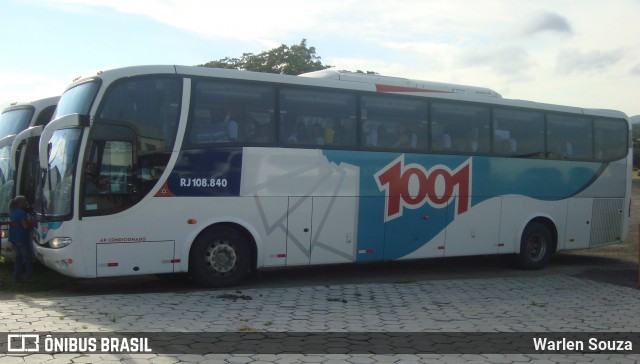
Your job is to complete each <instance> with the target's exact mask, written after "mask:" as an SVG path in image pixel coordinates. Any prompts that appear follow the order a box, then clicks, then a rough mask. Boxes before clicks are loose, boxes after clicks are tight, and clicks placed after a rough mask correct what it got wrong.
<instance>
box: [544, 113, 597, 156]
mask: <svg viewBox="0 0 640 364" xmlns="http://www.w3.org/2000/svg"><path fill="white" fill-rule="evenodd" d="M547 133H548V135H547V154H548V158H551V159H568V160H593V137H592V120H591V119H588V118H585V117H581V116H574V115H564V114H548V116H547Z"/></svg>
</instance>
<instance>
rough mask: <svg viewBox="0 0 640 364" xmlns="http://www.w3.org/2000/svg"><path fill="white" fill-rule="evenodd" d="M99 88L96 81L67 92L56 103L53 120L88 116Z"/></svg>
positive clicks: (82, 84)
mask: <svg viewBox="0 0 640 364" xmlns="http://www.w3.org/2000/svg"><path fill="white" fill-rule="evenodd" d="M99 86H100V83H99V82H98V81H92V82H85V83H81V84H79V85H78V86H75V87H73V88H71V89H69V90H67V91H66V92H65V93H64V95H62V97H61V98H60V102H58V107H57V109H56V113H55V115H54V116H53V119H57V118H59V117H61V116H65V115H70V114H80V115H88V114H89V110H90V109H91V104H92V103H93V99H94V98H95V96H96V93H97V92H98V87H99Z"/></svg>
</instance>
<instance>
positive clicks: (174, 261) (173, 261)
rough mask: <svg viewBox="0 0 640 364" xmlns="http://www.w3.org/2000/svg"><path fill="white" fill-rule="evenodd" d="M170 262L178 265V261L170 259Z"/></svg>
mask: <svg viewBox="0 0 640 364" xmlns="http://www.w3.org/2000/svg"><path fill="white" fill-rule="evenodd" d="M170 262H171V263H173V264H176V263H180V259H171V260H170Z"/></svg>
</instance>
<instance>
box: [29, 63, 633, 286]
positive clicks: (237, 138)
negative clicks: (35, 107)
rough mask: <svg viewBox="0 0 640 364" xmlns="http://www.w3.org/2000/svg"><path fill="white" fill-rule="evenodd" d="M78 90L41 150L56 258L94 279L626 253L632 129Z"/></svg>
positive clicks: (461, 101) (129, 76) (374, 82)
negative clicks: (592, 250)
mask: <svg viewBox="0 0 640 364" xmlns="http://www.w3.org/2000/svg"><path fill="white" fill-rule="evenodd" d="M304 76H305V77H301V76H284V75H273V74H261V73H252V72H245V71H235V70H221V69H207V68H197V67H183V66H140V67H130V68H123V69H116V70H110V71H105V72H100V73H98V74H96V75H94V76H92V77H88V78H84V79H82V80H79V81H76V82H74V83H73V84H72V85H71V86H70V87H69V88H68V89H67V91H66V92H65V93H64V95H63V96H62V98H61V100H60V103H59V106H58V109H57V111H56V114H55V119H54V120H53V121H52V122H51V123H50V124H49V125H47V127H46V128H45V129H44V131H43V134H42V138H41V141H40V156H41V157H40V165H41V168H42V169H43V173H44V177H43V181H42V184H41V190H40V192H39V193H38V195H37V196H36V204H35V205H36V206H35V207H36V210H37V213H38V216H39V221H40V222H39V231H38V234H37V236H36V243H37V244H36V255H37V258H38V259H39V260H41V261H42V262H43V263H44V264H45V265H47V266H48V267H51V268H52V269H55V270H56V271H58V272H61V273H64V274H67V275H70V276H74V277H108V276H120V275H137V274H161V273H178V272H188V273H189V274H190V275H191V276H192V277H193V278H194V279H195V280H196V281H197V282H198V283H200V284H202V285H204V286H227V285H233V284H236V283H238V282H239V281H240V280H241V279H242V278H243V277H244V276H245V275H246V274H247V272H248V271H250V270H253V269H260V268H264V267H284V266H300V265H313V264H329V263H348V262H373V261H389V260H402V259H418V258H431V257H447V256H463V255H480V254H513V255H514V256H515V257H516V258H517V260H518V261H519V262H520V264H521V265H522V266H523V267H525V268H540V267H542V266H543V265H544V264H545V263H547V261H548V260H549V258H550V256H551V254H552V253H554V252H556V251H560V250H568V249H582V248H589V247H596V246H601V245H605V244H609V243H615V242H622V241H624V239H625V237H626V232H627V228H628V221H629V201H630V197H629V196H630V180H631V177H630V176H631V150H630V148H631V144H630V142H629V141H630V124H629V121H628V118H627V116H626V115H625V114H624V113H622V112H617V111H608V110H590V109H582V108H577V107H565V106H556V105H548V104H540V103H535V102H528V101H518V100H507V99H503V98H502V97H500V95H499V94H497V93H496V92H494V91H491V90H489V89H485V88H478V87H469V86H460V85H448V84H440V83H431V82H423V81H413V80H408V79H400V78H391V77H381V76H375V75H374V76H372V75H361V74H354V73H346V72H336V71H332V70H327V71H320V72H314V73H311V74H307V75H304Z"/></svg>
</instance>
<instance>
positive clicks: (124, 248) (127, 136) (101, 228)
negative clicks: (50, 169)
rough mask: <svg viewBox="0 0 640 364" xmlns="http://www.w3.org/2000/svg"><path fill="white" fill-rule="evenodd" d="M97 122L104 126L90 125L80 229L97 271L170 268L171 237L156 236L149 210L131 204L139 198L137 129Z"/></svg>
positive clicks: (121, 272) (166, 270) (138, 271)
mask: <svg viewBox="0 0 640 364" xmlns="http://www.w3.org/2000/svg"><path fill="white" fill-rule="evenodd" d="M98 127H100V126H98V125H94V128H98ZM101 127H102V128H103V129H108V130H101V131H100V132H98V130H92V133H93V136H92V138H91V139H90V141H89V143H90V144H89V148H88V149H87V155H86V156H85V163H84V165H83V176H82V179H81V183H82V184H81V186H80V191H81V195H82V198H81V207H82V212H83V218H82V219H83V223H82V229H83V233H82V235H83V240H84V242H85V244H86V246H87V249H95V255H96V275H97V276H98V277H100V276H118V275H135V274H154V273H171V272H173V266H174V264H173V259H174V249H175V242H174V241H172V240H157V239H156V238H154V235H153V234H154V233H155V232H156V231H157V229H156V227H155V225H154V224H155V221H154V216H153V214H149V213H144V211H143V210H142V209H131V207H132V206H134V205H135V204H136V203H137V202H139V200H140V198H141V195H140V183H139V179H138V172H137V166H138V161H137V158H136V155H137V150H136V149H137V148H138V143H137V142H136V140H137V139H138V138H137V137H136V133H135V132H134V131H133V130H132V129H131V128H129V127H124V126H121V125H105V124H102V125H101Z"/></svg>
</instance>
